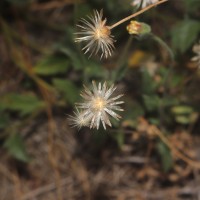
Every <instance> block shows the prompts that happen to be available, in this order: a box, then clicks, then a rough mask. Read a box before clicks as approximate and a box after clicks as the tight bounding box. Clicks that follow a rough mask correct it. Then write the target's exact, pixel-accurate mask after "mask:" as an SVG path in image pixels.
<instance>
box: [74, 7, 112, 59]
mask: <svg viewBox="0 0 200 200" xmlns="http://www.w3.org/2000/svg"><path fill="white" fill-rule="evenodd" d="M80 21H81V23H82V24H81V25H80V24H79V25H77V26H78V27H79V28H80V32H77V33H75V34H77V38H76V39H75V42H85V43H86V45H85V46H84V47H83V49H82V50H83V51H85V54H86V53H88V52H90V56H92V55H93V54H97V53H98V52H99V51H100V52H101V58H102V57H105V58H108V56H111V55H112V52H113V50H114V45H113V43H114V40H113V38H112V37H113V36H112V35H111V31H110V28H109V27H108V26H106V21H107V20H106V19H104V20H103V10H101V11H100V12H98V11H97V10H95V11H94V15H93V16H88V20H86V19H84V18H82V19H81V20H80Z"/></svg>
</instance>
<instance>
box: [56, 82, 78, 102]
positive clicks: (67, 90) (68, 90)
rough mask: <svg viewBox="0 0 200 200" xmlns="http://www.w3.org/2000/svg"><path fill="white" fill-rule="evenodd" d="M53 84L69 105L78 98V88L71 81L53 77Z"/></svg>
mask: <svg viewBox="0 0 200 200" xmlns="http://www.w3.org/2000/svg"><path fill="white" fill-rule="evenodd" d="M53 85H54V86H55V88H56V89H57V90H59V91H60V92H61V93H62V94H63V96H64V98H65V100H67V101H68V102H69V103H70V104H71V105H74V103H75V102H77V100H78V99H79V96H80V95H79V93H80V90H79V89H78V88H77V87H76V85H74V84H73V82H71V81H69V80H64V79H58V78H55V79H53Z"/></svg>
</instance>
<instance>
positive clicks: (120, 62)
mask: <svg viewBox="0 0 200 200" xmlns="http://www.w3.org/2000/svg"><path fill="white" fill-rule="evenodd" d="M132 41H133V36H132V35H131V36H130V37H129V39H128V41H127V43H126V45H125V47H124V50H123V51H122V54H121V56H120V57H119V60H118V61H117V67H116V69H115V71H114V73H112V76H111V79H112V81H113V82H114V81H116V80H117V78H119V75H120V72H124V71H125V70H126V69H127V67H128V65H126V66H125V62H126V61H127V54H128V51H129V48H130V46H131V43H132Z"/></svg>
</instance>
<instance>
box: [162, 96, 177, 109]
mask: <svg viewBox="0 0 200 200" xmlns="http://www.w3.org/2000/svg"><path fill="white" fill-rule="evenodd" d="M177 103H179V101H178V99H177V98H176V97H173V96H168V97H164V98H162V99H161V105H162V106H164V107H168V106H173V105H176V104H177Z"/></svg>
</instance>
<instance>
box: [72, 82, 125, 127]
mask: <svg viewBox="0 0 200 200" xmlns="http://www.w3.org/2000/svg"><path fill="white" fill-rule="evenodd" d="M92 84H93V88H92V90H89V89H88V88H87V87H85V86H84V87H85V90H84V91H83V92H82V93H81V96H82V97H83V99H84V102H82V103H77V107H78V108H79V109H81V110H82V112H79V111H78V110H77V112H75V113H74V114H75V116H70V121H72V123H71V125H73V126H76V127H78V128H81V127H82V126H88V127H90V128H96V129H99V126H100V122H101V123H102V124H103V127H104V129H106V125H108V126H112V125H111V122H110V119H109V117H110V116H112V117H113V118H115V119H116V120H119V119H120V118H121V116H120V115H118V114H117V113H116V112H115V111H123V109H122V108H121V107H120V106H119V105H120V104H123V103H124V102H123V101H116V100H117V99H119V98H120V97H122V96H123V95H122V94H121V95H118V96H115V97H112V98H111V96H112V94H113V92H114V91H115V90H116V87H114V85H112V86H111V87H108V86H107V84H106V82H105V83H104V84H103V85H102V84H101V83H99V84H98V87H97V85H96V83H95V82H94V81H93V82H92Z"/></svg>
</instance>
